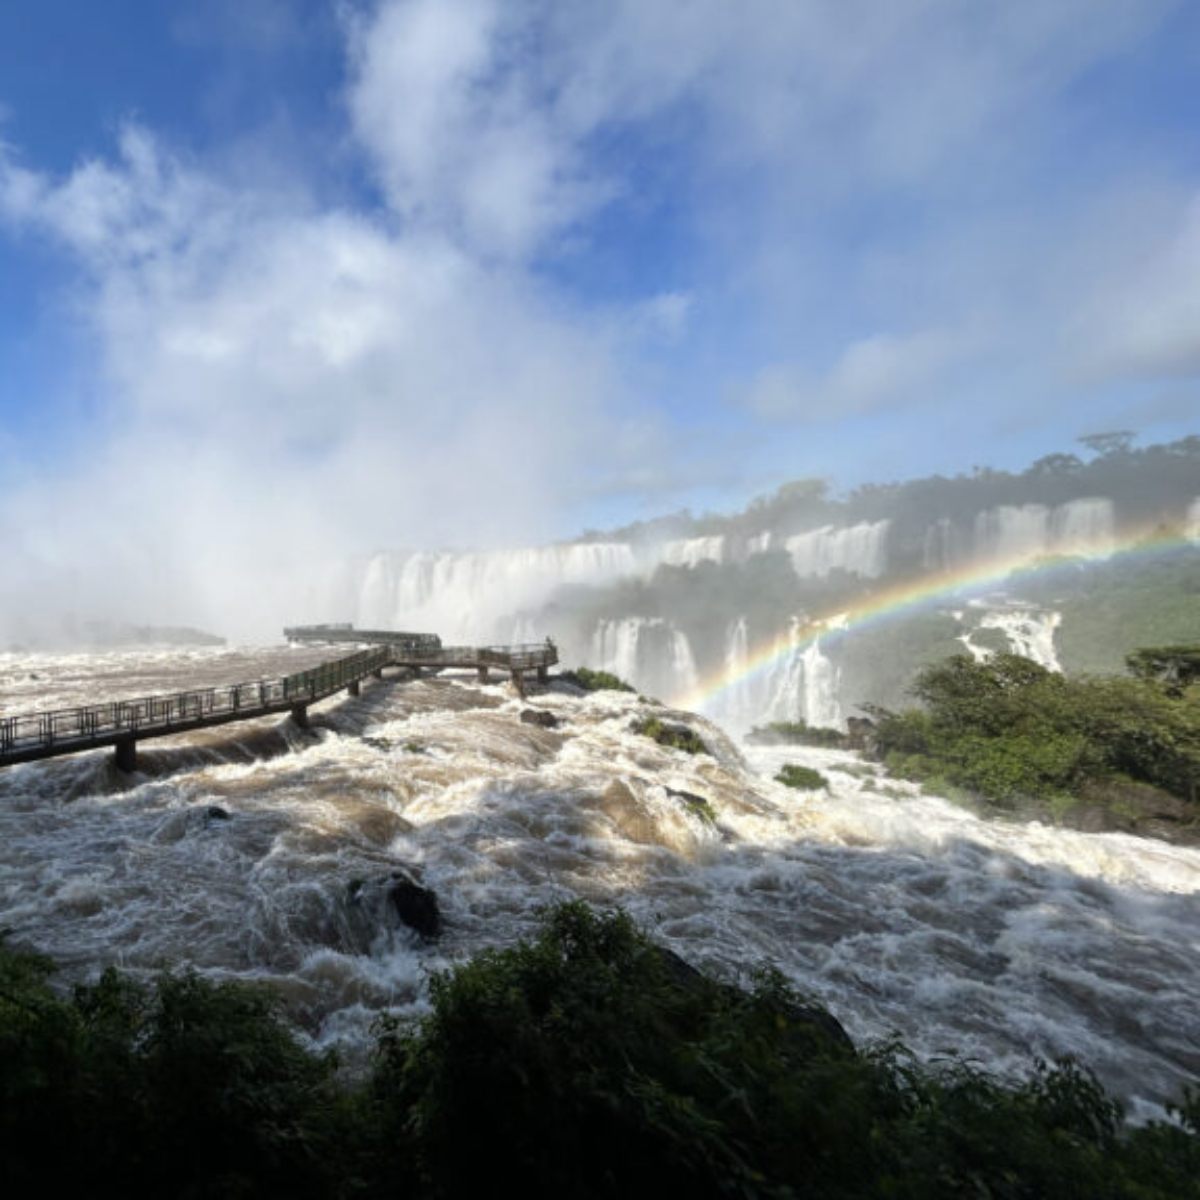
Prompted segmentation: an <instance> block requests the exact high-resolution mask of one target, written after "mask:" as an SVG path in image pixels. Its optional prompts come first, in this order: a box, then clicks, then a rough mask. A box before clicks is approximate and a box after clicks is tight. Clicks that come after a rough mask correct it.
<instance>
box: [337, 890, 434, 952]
mask: <svg viewBox="0 0 1200 1200" xmlns="http://www.w3.org/2000/svg"><path fill="white" fill-rule="evenodd" d="M346 898H347V900H348V901H349V911H350V913H351V914H353V917H352V920H351V926H352V928H353V930H354V938H355V942H356V943H357V945H358V948H359V949H360V950H362V951H365V949H366V946H367V945H369V944H370V942H371V941H372V940H373V939H374V938H375V937H376V936H377V934H378V932H379V930H380V929H386V928H388V927H392V926H394V925H395V924H396V922H397V921H399V922H400V923H401V924H402V925H405V926H407V927H408V928H409V929H412V930H414V931H416V932H417V933H419V934H420V935H421V936H422V937H424V938H435V937H437V936H438V935H439V934H440V933H441V930H442V920H441V912H440V910H439V906H438V899H437V894H436V893H435V892H434V891H433V890H432V889H431V888H427V887H425V886H424V885H423V884H422V883H420V882H419V881H418V880H417V879H415V878H414V877H413V876H412V875H410V874H409V873H408V872H407V871H392V872H390V873H389V874H387V875H383V876H379V877H376V878H374V879H352V880H351V881H350V883H349V885H348V886H347V888H346Z"/></svg>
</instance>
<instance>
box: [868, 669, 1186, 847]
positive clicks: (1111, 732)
mask: <svg viewBox="0 0 1200 1200" xmlns="http://www.w3.org/2000/svg"><path fill="white" fill-rule="evenodd" d="M912 693H913V694H914V695H915V696H916V697H917V699H919V700H920V701H922V703H923V706H924V707H923V708H918V709H908V710H904V711H901V712H891V711H888V710H883V709H876V710H874V713H873V715H874V716H875V718H876V731H875V738H876V748H877V753H878V754H879V755H880V756H881V757H882V758H883V759H884V762H885V763H886V765H887V766H888V768H889V770H891V771H892V772H894V773H895V774H898V775H900V776H903V777H906V778H910V779H919V780H923V781H926V782H927V783H932V784H935V785H936V786H939V787H947V788H949V789H951V790H952V789H955V788H957V789H965V790H966V791H967V792H969V793H971V794H974V795H977V796H980V797H983V798H985V799H987V800H990V801H992V802H995V803H998V804H1000V805H1003V806H1007V807H1014V806H1017V805H1018V804H1021V803H1023V802H1028V801H1031V800H1032V801H1043V802H1049V803H1050V804H1051V805H1053V806H1055V808H1056V811H1058V812H1059V813H1060V814H1065V813H1069V812H1070V810H1071V808H1072V806H1073V805H1074V804H1077V803H1078V804H1085V803H1086V804H1092V805H1094V804H1096V803H1102V804H1104V803H1106V804H1107V805H1108V807H1109V808H1110V809H1111V810H1112V815H1113V816H1114V817H1115V818H1119V819H1120V821H1121V822H1122V823H1124V824H1132V825H1134V826H1136V824H1137V820H1138V811H1137V810H1138V808H1139V807H1140V808H1142V809H1146V808H1147V807H1148V808H1149V809H1150V810H1151V811H1153V810H1166V811H1173V812H1174V814H1175V816H1176V817H1177V818H1179V819H1181V820H1182V821H1183V822H1184V823H1185V824H1188V823H1190V824H1195V823H1196V821H1197V820H1198V819H1200V807H1197V805H1196V801H1197V787H1198V785H1200V686H1198V685H1197V684H1196V683H1190V684H1187V685H1183V684H1181V683H1180V682H1179V681H1178V679H1176V678H1175V677H1174V676H1172V678H1171V679H1170V680H1167V681H1164V680H1161V679H1159V678H1158V677H1156V676H1154V675H1153V673H1151V677H1138V678H1128V677H1118V676H1099V677H1083V678H1078V679H1071V678H1067V677H1065V676H1063V675H1061V674H1059V673H1056V672H1052V671H1049V670H1047V669H1046V668H1045V667H1042V666H1040V665H1039V664H1037V663H1034V662H1031V661H1030V660H1028V659H1025V658H1021V657H1020V656H1018V655H1014V654H998V655H995V656H993V657H992V658H991V659H989V660H988V661H986V662H977V661H976V660H975V659H973V658H971V657H970V656H967V655H952V656H951V657H949V658H947V659H944V660H942V661H941V662H938V663H933V664H930V665H929V666H927V667H925V668H924V669H923V670H922V671H921V672H920V673H919V674H918V675H917V678H916V680H915V682H914V684H913V686H912ZM1122 784H1125V785H1128V786H1126V787H1124V788H1122V787H1121V786H1119V785H1122ZM1164 797H1174V798H1175V799H1176V800H1177V801H1180V802H1182V808H1180V806H1179V805H1176V807H1175V809H1174V810H1172V809H1171V806H1170V805H1164V803H1163V800H1164ZM1122 799H1123V800H1124V802H1125V808H1126V810H1125V811H1120V808H1121V804H1120V802H1121V800H1122ZM1114 801H1116V803H1115V804H1114ZM1135 802H1136V803H1135ZM1131 805H1132V810H1131V809H1130V806H1131Z"/></svg>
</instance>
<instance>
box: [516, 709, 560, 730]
mask: <svg viewBox="0 0 1200 1200" xmlns="http://www.w3.org/2000/svg"><path fill="white" fill-rule="evenodd" d="M521 720H522V721H523V722H524V723H525V724H526V725H540V726H541V727H542V728H543V729H556V728H557V727H558V723H559V721H558V718H557V717H556V716H555V715H554V714H553V713H552V712H547V711H546V710H545V709H544V708H523V709H522V710H521Z"/></svg>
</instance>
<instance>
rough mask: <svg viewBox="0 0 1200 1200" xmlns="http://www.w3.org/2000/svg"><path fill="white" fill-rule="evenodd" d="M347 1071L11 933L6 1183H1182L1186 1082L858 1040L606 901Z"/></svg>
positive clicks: (1096, 1194) (587, 1197)
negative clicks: (687, 953) (1128, 1119)
mask: <svg viewBox="0 0 1200 1200" xmlns="http://www.w3.org/2000/svg"><path fill="white" fill-rule="evenodd" d="M375 1048H376V1054H375V1058H374V1061H373V1063H372V1065H371V1067H370V1070H369V1072H368V1074H367V1075H366V1076H364V1077H361V1078H355V1079H348V1078H341V1077H340V1075H339V1072H338V1070H337V1063H336V1061H335V1060H333V1059H332V1058H330V1057H329V1056H326V1055H317V1054H314V1053H312V1052H310V1051H309V1050H307V1049H306V1048H305V1047H304V1046H303V1044H302V1043H301V1042H300V1041H299V1040H298V1039H297V1038H296V1037H295V1036H294V1034H293V1033H292V1032H290V1031H289V1029H288V1028H287V1027H286V1026H285V1025H284V1023H283V1022H282V1021H281V1019H280V1017H279V1015H278V1013H277V1011H276V1007H275V1005H274V1003H273V1002H272V1000H271V999H270V997H269V994H268V993H267V992H265V991H262V990H258V989H255V988H251V987H248V986H245V985H241V984H229V983H225V984H219V983H211V982H205V981H202V980H200V979H198V978H196V977H195V976H194V975H191V974H188V973H184V974H177V975H167V976H164V977H162V978H160V979H159V980H158V982H157V983H155V984H153V985H145V986H143V985H141V984H135V983H133V982H131V981H129V980H127V979H125V978H123V977H122V976H120V975H119V974H117V973H115V972H108V973H106V974H105V975H104V976H102V977H101V979H100V980H99V981H98V982H97V983H96V984H95V985H92V986H88V987H80V988H76V989H74V990H73V991H70V990H63V989H59V990H55V989H54V988H52V986H51V969H50V964H49V963H48V961H47V960H45V959H43V958H41V957H39V956H37V955H32V954H25V953H21V952H18V951H16V950H14V949H12V948H10V947H8V946H7V945H6V944H5V943H4V941H3V939H2V938H0V1062H2V1064H3V1070H2V1071H0V1188H2V1189H3V1194H4V1195H8V1196H20V1197H23V1196H32V1195H41V1194H48V1195H59V1194H63V1195H66V1194H71V1195H97V1194H116V1195H120V1196H125V1197H129V1198H130V1200H136V1198H139V1197H149V1196H153V1197H155V1200H207V1198H213V1200H216V1198H218V1197H219V1198H221V1200H225V1198H232V1197H255V1198H260V1197H261V1198H264V1200H274V1198H275V1197H279V1198H281V1200H282V1198H284V1197H286V1198H287V1200H293V1198H295V1200H382V1198H383V1197H388V1196H408V1197H411V1198H412V1200H460V1198H461V1200H467V1198H468V1197H471V1198H474V1197H477V1196H480V1195H490V1194H492V1193H497V1194H504V1193H508V1192H514V1191H515V1193H516V1194H518V1195H520V1196H522V1197H526V1198H529V1200H540V1198H543V1197H544V1198H546V1200H549V1198H550V1197H555V1198H556V1200H557V1198H558V1197H563V1196H569V1197H572V1198H573V1200H593V1198H597V1200H598V1198H604V1200H609V1198H613V1200H616V1198H622V1200H623V1198H625V1197H635V1198H641V1197H647V1198H649V1197H659V1196H671V1195H678V1194H686V1195H688V1196H690V1197H694V1198H696V1200H725V1198H729V1200H734V1198H737V1200H743V1198H745V1197H755V1198H762V1200H784V1198H786V1197H800V1196H820V1197H823V1198H826V1200H868V1198H873V1197H884V1196H886V1197H894V1198H897V1200H926V1198H927V1197H958V1196H981V1197H1031V1198H1032V1197H1037V1198H1038V1200H1082V1198H1085V1197H1086V1198H1087V1200H1198V1198H1200V1183H1198V1181H1200V1092H1197V1091H1195V1090H1185V1092H1184V1094H1183V1097H1182V1099H1181V1100H1180V1102H1179V1103H1178V1105H1177V1106H1176V1108H1175V1110H1174V1112H1173V1113H1172V1114H1171V1119H1170V1120H1162V1121H1155V1120H1152V1121H1149V1122H1147V1123H1145V1124H1141V1125H1138V1126H1131V1125H1128V1124H1126V1123H1125V1122H1124V1120H1123V1114H1122V1112H1121V1109H1120V1107H1119V1106H1118V1105H1117V1104H1116V1103H1115V1102H1114V1101H1113V1100H1112V1099H1111V1098H1110V1097H1109V1096H1108V1095H1107V1094H1106V1093H1105V1091H1104V1090H1103V1089H1102V1087H1101V1086H1100V1085H1099V1083H1098V1082H1097V1081H1096V1079H1095V1078H1094V1077H1093V1076H1092V1075H1091V1074H1090V1073H1089V1072H1088V1071H1087V1070H1086V1069H1085V1068H1083V1067H1082V1066H1080V1065H1078V1064H1075V1063H1072V1062H1070V1061H1063V1062H1058V1063H1054V1064H1039V1065H1038V1066H1037V1068H1036V1069H1035V1071H1034V1072H1033V1073H1032V1075H1031V1076H1030V1077H1029V1078H1028V1079H1026V1080H1023V1081H1022V1080H1018V1081H1016V1082H1000V1081H999V1080H997V1079H995V1078H993V1077H991V1076H990V1075H988V1074H987V1073H986V1072H984V1071H983V1070H982V1069H979V1068H978V1067H975V1066H973V1065H970V1064H967V1063H963V1062H960V1061H958V1060H956V1059H949V1060H941V1061H938V1062H935V1063H933V1064H931V1065H925V1064H921V1063H918V1062H917V1061H915V1060H914V1059H913V1057H912V1056H911V1055H910V1054H908V1053H907V1052H906V1051H905V1050H904V1048H903V1047H902V1046H899V1045H884V1046H880V1047H868V1048H861V1049H856V1048H855V1047H854V1046H852V1045H851V1044H850V1042H849V1039H848V1038H847V1037H846V1035H845V1033H844V1032H843V1031H842V1030H841V1028H840V1026H838V1024H837V1022H836V1021H834V1020H833V1019H832V1018H831V1017H830V1016H829V1014H828V1013H827V1012H825V1011H824V1010H823V1009H820V1008H818V1007H816V1006H814V1005H811V1004H809V1003H808V1002H806V1001H805V1000H804V999H803V998H802V997H801V996H799V995H798V994H797V993H796V992H795V991H794V990H793V989H792V987H791V986H790V985H789V984H788V983H787V982H786V981H785V980H784V978H783V977H782V975H780V974H779V972H777V971H774V970H772V969H770V968H766V969H762V970H759V971H757V972H753V973H751V975H750V977H749V980H748V982H747V983H746V984H745V986H741V987H739V986H732V985H730V984H728V983H723V982H719V981H716V980H712V979H709V978H706V977H705V976H703V975H701V974H700V973H699V972H697V971H695V970H693V969H692V968H691V967H689V966H688V965H687V964H686V963H684V962H683V961H682V960H681V959H679V958H677V957H676V956H674V955H673V954H671V953H670V952H668V951H666V950H664V949H663V948H662V947H660V946H658V945H656V944H655V943H654V942H653V941H652V940H651V939H650V938H649V937H648V936H647V935H646V934H645V933H643V932H642V931H641V930H640V929H638V928H637V927H636V926H635V925H634V924H633V922H632V920H631V919H630V918H629V917H628V916H627V915H625V914H623V913H622V912H620V910H611V911H609V912H603V913H601V912H596V911H594V910H592V909H591V908H589V907H587V906H586V905H584V904H583V903H582V902H579V901H571V902H568V903H565V904H561V905H558V906H556V907H554V908H551V909H548V910H546V911H545V913H544V914H543V920H542V923H541V925H540V927H539V929H538V931H537V932H536V934H535V935H534V936H533V937H532V938H529V939H527V940H522V941H519V942H517V943H516V944H515V945H513V946H511V947H508V948H505V949H496V950H489V951H484V952H482V953H480V954H479V955H477V956H476V957H475V958H473V959H471V960H470V961H468V962H465V963H463V964H461V965H459V966H456V967H453V968H451V969H448V970H446V971H444V972H439V973H436V974H434V975H433V976H432V977H431V980H430V1006H429V1009H428V1011H427V1012H426V1013H425V1015H423V1016H421V1017H419V1018H412V1019H408V1020H402V1019H400V1018H399V1017H396V1016H385V1017H383V1018H381V1020H380V1022H379V1025H378V1029H377V1037H376V1042H375Z"/></svg>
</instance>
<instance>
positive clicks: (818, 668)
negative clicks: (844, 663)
mask: <svg viewBox="0 0 1200 1200" xmlns="http://www.w3.org/2000/svg"><path fill="white" fill-rule="evenodd" d="M802 629H803V626H802V625H801V623H800V621H799V620H798V619H797V618H793V619H792V622H791V627H790V630H789V634H788V636H789V640H790V643H791V648H790V650H789V652H788V653H787V654H786V655H784V656H783V657H782V658H781V659H780V661H779V662H778V663H776V665H775V666H774V668H773V669H772V671H771V674H770V676H769V677H768V680H767V689H768V700H767V714H766V720H767V721H768V722H770V721H788V722H793V721H803V722H804V723H805V724H808V725H813V726H817V727H821V728H830V729H836V728H840V727H841V725H842V723H843V722H842V709H841V705H840V704H839V702H838V682H839V672H838V669H837V667H836V666H835V665H834V664H833V663H832V662H831V661H830V660H829V659H828V658H826V657H825V654H824V652H823V651H822V649H821V640H820V638H819V637H816V638H811V639H804V638H803V637H802V636H801V635H802Z"/></svg>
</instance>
